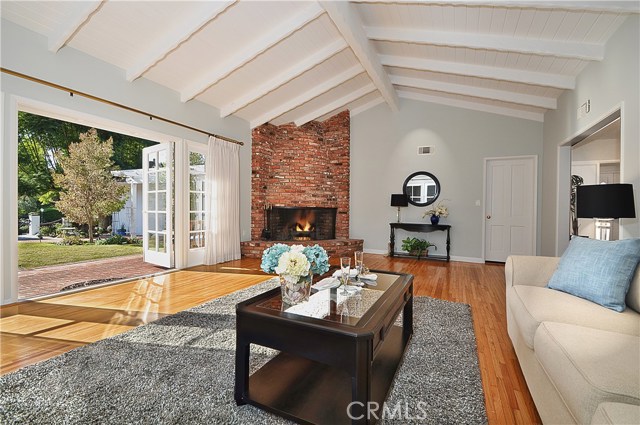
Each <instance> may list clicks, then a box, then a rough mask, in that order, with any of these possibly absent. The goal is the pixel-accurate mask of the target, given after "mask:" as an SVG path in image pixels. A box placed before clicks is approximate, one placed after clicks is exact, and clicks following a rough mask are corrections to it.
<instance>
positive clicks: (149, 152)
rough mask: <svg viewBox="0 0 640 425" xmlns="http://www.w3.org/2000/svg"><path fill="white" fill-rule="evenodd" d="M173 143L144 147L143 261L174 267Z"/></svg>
mask: <svg viewBox="0 0 640 425" xmlns="http://www.w3.org/2000/svg"><path fill="white" fill-rule="evenodd" d="M171 147H172V145H171V144H169V143H161V144H159V145H155V146H151V147H148V148H144V149H143V150H142V170H143V185H142V204H143V214H142V234H143V242H142V246H143V252H144V261H145V262H147V263H152V264H155V265H158V266H162V267H169V268H170V267H173V243H172V242H173V241H172V234H173V232H172V223H173V220H172V214H171V211H172V205H173V203H172V199H171V194H172V187H173V185H172V176H173V172H172V167H173V160H172V154H171V153H172V152H171Z"/></svg>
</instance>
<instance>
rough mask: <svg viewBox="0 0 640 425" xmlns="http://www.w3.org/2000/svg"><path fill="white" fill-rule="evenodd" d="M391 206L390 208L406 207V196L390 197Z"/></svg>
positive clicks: (398, 194)
mask: <svg viewBox="0 0 640 425" xmlns="http://www.w3.org/2000/svg"><path fill="white" fill-rule="evenodd" d="M391 206H392V207H408V206H409V199H408V198H407V195H405V194H404V193H394V194H392V195H391Z"/></svg>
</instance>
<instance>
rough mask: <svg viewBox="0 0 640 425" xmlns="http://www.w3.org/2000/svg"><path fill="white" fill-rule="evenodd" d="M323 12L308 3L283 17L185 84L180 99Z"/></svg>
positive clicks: (265, 49) (262, 50)
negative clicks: (250, 41) (294, 13)
mask: <svg viewBox="0 0 640 425" xmlns="http://www.w3.org/2000/svg"><path fill="white" fill-rule="evenodd" d="M323 13H324V9H322V8H321V7H320V6H319V5H318V4H317V3H315V2H313V3H308V6H307V7H306V8H305V9H304V10H302V11H301V12H299V13H297V14H296V15H294V16H293V17H291V18H288V19H283V20H282V21H281V22H279V23H278V25H274V26H273V29H272V30H271V31H269V32H268V33H266V34H263V35H260V36H259V37H258V38H257V39H256V41H255V42H254V43H252V44H250V45H249V46H246V48H243V49H241V50H240V52H239V53H238V54H236V55H235V56H233V57H231V58H230V59H229V60H227V61H225V62H224V63H223V64H222V65H221V66H219V67H216V68H215V69H211V70H209V71H207V72H205V73H204V74H203V76H202V77H201V78H199V79H198V80H197V81H196V82H195V83H193V84H190V85H189V86H187V88H185V89H184V90H183V91H182V92H181V93H180V100H182V101H183V102H187V101H189V100H191V99H193V98H194V97H196V96H198V95H199V94H200V93H202V92H204V91H205V90H207V89H208V88H209V87H211V86H213V85H214V84H216V83H217V82H218V81H220V80H222V79H223V78H225V77H227V76H228V75H229V74H231V73H232V72H233V71H235V70H237V69H238V68H240V67H242V66H244V65H245V64H247V63H248V62H250V61H252V60H253V59H255V58H256V57H257V56H258V55H260V54H261V53H264V52H265V51H267V50H268V49H270V48H271V47H273V46H275V45H276V44H278V43H280V42H281V41H282V40H284V39H286V38H287V37H289V36H290V35H291V34H293V33H294V32H296V31H298V30H299V29H300V28H302V27H304V26H305V25H307V24H308V23H309V22H311V21H314V20H315V19H317V18H318V17H319V16H320V15H322V14H323Z"/></svg>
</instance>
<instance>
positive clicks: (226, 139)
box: [0, 68, 244, 146]
mask: <svg viewBox="0 0 640 425" xmlns="http://www.w3.org/2000/svg"><path fill="white" fill-rule="evenodd" d="M0 69H1V70H2V72H4V73H5V74H9V75H13V76H15V77H20V78H24V79H25V80H29V81H33V82H35V83H39V84H42V85H45V86H48V87H53V88H54V89H58V90H62V91H66V92H68V93H69V94H70V95H71V96H73V95H76V94H77V95H78V96H82V97H86V98H87V99H91V100H95V101H97V102H102V103H106V104H107V105H111V106H115V107H117V108H121V109H125V110H127V111H130V112H135V113H137V114H140V115H146V116H148V117H149V119H156V120H159V121H164V122H166V123H169V124H173V125H177V126H179V127H183V128H187V129H189V130H193V131H197V132H198V133H203V134H206V135H207V136H213V137H216V138H218V139H221V140H224V141H225V142H229V143H235V144H237V145H240V146H244V142H240V141H238V140H235V139H232V138H230V137H225V136H220V135H218V134H214V133H211V132H209V131H205V130H200V129H199V128H196V127H192V126H190V125H187V124H182V123H179V122H177V121H173V120H170V119H168V118H163V117H161V116H158V115H154V114H150V113H148V112H145V111H142V110H140V109H136V108H132V107H130V106H127V105H123V104H122V103H117V102H113V101H111V100H107V99H103V98H101V97H98V96H94V95H92V94H89V93H84V92H81V91H78V90H74V89H71V88H69V87H65V86H61V85H59V84H56V83H52V82H50V81H46V80H42V79H40V78H36V77H32V76H30V75H26V74H23V73H21V72H17V71H12V70H10V69H6V68H0Z"/></svg>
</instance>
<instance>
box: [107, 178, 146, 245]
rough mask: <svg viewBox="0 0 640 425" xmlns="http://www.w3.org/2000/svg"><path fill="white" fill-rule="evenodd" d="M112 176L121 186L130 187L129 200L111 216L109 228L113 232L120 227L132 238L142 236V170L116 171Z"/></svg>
mask: <svg viewBox="0 0 640 425" xmlns="http://www.w3.org/2000/svg"><path fill="white" fill-rule="evenodd" d="M111 174H113V175H114V176H115V177H116V178H118V180H119V181H120V182H121V184H127V185H129V187H130V191H129V198H128V199H127V203H126V204H124V207H122V209H121V210H120V211H118V212H114V213H113V214H111V227H112V229H113V232H115V231H116V230H118V229H120V228H121V227H122V225H124V228H125V229H126V232H127V233H128V234H130V235H132V236H140V235H142V170H141V169H138V170H116V171H112V172H111Z"/></svg>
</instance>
